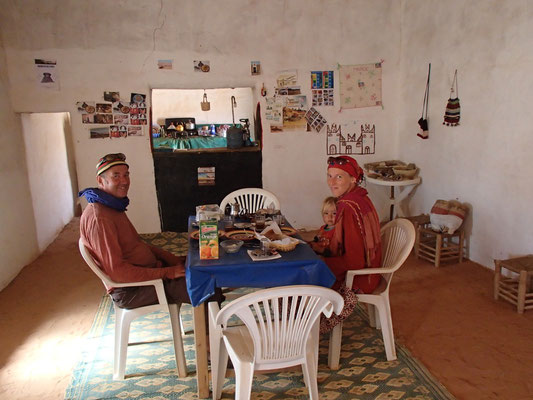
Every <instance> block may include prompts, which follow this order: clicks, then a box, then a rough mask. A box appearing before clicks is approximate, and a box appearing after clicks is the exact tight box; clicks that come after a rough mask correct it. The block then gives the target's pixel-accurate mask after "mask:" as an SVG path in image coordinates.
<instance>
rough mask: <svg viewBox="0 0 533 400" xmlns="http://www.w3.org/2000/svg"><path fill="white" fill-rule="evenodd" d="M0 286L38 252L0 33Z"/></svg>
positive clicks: (19, 135)
mask: <svg viewBox="0 0 533 400" xmlns="http://www.w3.org/2000/svg"><path fill="white" fill-rule="evenodd" d="M0 126H1V127H2V129H0V187H1V188H2V190H0V290H2V289H3V288H4V287H5V286H7V284H8V283H9V282H10V281H11V280H12V279H13V278H14V277H15V276H16V275H17V274H18V273H19V272H20V270H21V269H22V268H23V267H24V266H25V265H27V264H29V263H30V262H31V261H33V259H35V258H36V257H37V256H38V255H39V249H38V247H37V234H36V231H35V219H34V217H33V209H32V201H31V194H30V187H29V182H28V175H27V168H26V157H25V153H24V141H23V138H22V128H21V124H20V119H19V117H18V116H17V115H16V114H15V113H14V112H13V107H12V106H11V102H10V101H9V97H8V84H7V75H6V62H5V56H4V51H3V47H2V38H1V35H0Z"/></svg>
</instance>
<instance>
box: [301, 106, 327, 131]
mask: <svg viewBox="0 0 533 400" xmlns="http://www.w3.org/2000/svg"><path fill="white" fill-rule="evenodd" d="M305 119H306V121H307V123H308V124H309V126H310V127H311V128H312V129H314V130H315V131H317V132H320V131H321V130H322V128H323V127H324V125H325V124H327V122H328V121H326V119H325V118H324V117H323V116H322V114H320V113H319V112H318V111H317V110H316V109H315V108H314V107H311V108H310V109H309V111H307V113H305Z"/></svg>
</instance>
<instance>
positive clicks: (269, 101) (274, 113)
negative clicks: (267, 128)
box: [265, 97, 283, 125]
mask: <svg viewBox="0 0 533 400" xmlns="http://www.w3.org/2000/svg"><path fill="white" fill-rule="evenodd" d="M265 118H266V120H267V121H268V122H270V123H273V124H276V125H281V124H283V102H282V101H281V99H280V98H279V97H267V98H266V108H265Z"/></svg>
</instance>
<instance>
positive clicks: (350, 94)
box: [339, 63, 382, 109]
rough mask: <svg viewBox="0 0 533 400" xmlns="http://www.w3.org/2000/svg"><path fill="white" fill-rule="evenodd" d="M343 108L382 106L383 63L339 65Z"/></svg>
mask: <svg viewBox="0 0 533 400" xmlns="http://www.w3.org/2000/svg"><path fill="white" fill-rule="evenodd" d="M339 81H340V98H341V109H348V108H360V107H373V106H381V105H382V99H381V63H375V64H360V65H341V66H339Z"/></svg>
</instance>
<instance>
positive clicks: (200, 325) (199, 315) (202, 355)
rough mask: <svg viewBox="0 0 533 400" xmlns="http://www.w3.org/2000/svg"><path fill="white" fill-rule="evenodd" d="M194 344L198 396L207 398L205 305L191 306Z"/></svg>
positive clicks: (207, 373)
mask: <svg viewBox="0 0 533 400" xmlns="http://www.w3.org/2000/svg"><path fill="white" fill-rule="evenodd" d="M193 319H194V345H195V349H196V383H197V387H198V398H200V399H207V398H209V372H208V370H207V332H206V327H205V305H204V304H203V303H202V304H200V305H198V306H196V307H194V308H193Z"/></svg>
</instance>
